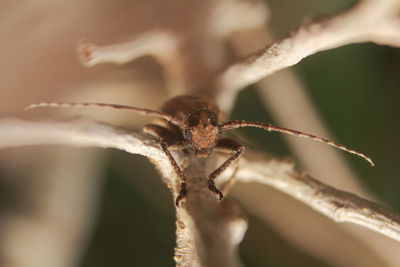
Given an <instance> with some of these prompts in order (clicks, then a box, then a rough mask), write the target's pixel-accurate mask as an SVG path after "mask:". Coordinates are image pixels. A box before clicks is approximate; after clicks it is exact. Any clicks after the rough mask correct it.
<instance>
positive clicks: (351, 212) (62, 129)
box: [0, 120, 400, 263]
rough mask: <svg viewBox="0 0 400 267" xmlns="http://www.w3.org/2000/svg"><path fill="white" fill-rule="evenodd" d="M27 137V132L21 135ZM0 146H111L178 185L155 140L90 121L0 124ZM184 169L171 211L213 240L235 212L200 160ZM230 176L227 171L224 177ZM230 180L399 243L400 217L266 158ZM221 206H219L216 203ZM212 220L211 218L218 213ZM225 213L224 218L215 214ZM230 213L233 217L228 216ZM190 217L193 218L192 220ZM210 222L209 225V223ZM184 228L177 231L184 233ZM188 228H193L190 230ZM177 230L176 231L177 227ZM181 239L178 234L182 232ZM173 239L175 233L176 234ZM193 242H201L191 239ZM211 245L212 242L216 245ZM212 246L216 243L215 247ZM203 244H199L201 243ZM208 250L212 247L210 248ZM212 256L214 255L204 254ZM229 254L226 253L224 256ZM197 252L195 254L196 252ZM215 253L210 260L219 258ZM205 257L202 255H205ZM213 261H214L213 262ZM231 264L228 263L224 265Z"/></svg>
mask: <svg viewBox="0 0 400 267" xmlns="http://www.w3.org/2000/svg"><path fill="white" fill-rule="evenodd" d="M27 133H29V134H27ZM0 140H2V142H0V147H2V148H4V147H19V146H27V145H69V146H79V147H101V148H116V149H119V150H123V151H126V152H128V153H131V154H140V155H143V156H146V157H147V158H149V159H150V160H151V161H152V162H153V163H154V164H155V165H156V166H157V168H158V169H159V170H160V171H161V173H162V175H163V177H164V182H165V183H166V184H167V185H168V186H169V187H170V188H171V189H172V190H173V193H174V196H176V195H177V192H178V190H177V189H178V186H177V183H176V175H175V173H174V171H173V169H172V167H171V166H170V164H169V161H168V160H167V158H166V157H165V155H164V153H163V151H162V149H161V147H160V145H159V144H158V142H157V141H156V140H154V139H152V138H149V137H146V136H144V135H142V134H138V133H128V132H126V131H123V130H121V129H116V128H113V127H110V126H106V125H104V124H99V123H95V122H90V121H78V122H25V121H20V120H3V121H0ZM178 158H179V157H178ZM190 162H191V164H190V165H189V167H188V169H187V174H188V177H189V179H188V180H190V181H188V191H189V192H190V193H189V194H188V197H187V200H186V203H185V205H184V209H177V210H178V213H180V215H179V216H186V215H184V214H183V213H181V210H185V212H187V214H189V215H190V217H191V218H192V219H193V220H194V221H193V222H192V223H189V224H188V225H189V228H190V229H191V230H193V229H196V230H195V231H196V233H202V234H204V235H201V236H202V237H201V238H200V237H199V239H203V238H204V237H205V236H208V238H204V242H209V241H210V240H207V239H209V238H210V237H213V238H216V239H218V238H217V237H216V236H215V234H216V233H218V232H220V231H221V229H222V228H220V227H221V221H219V220H220V219H221V218H224V217H225V218H227V217H228V218H235V219H234V220H229V223H232V222H235V223H237V222H238V221H240V220H239V219H238V218H240V217H241V216H239V215H238V214H239V212H238V211H235V209H236V208H233V207H232V206H231V205H230V208H229V209H230V211H224V212H222V211H221V210H219V209H223V207H221V208H218V207H217V201H216V199H215V198H214V196H213V195H212V194H211V192H210V191H209V190H208V188H207V185H206V181H207V179H204V177H202V175H204V173H203V170H204V166H203V164H204V162H202V161H201V160H200V159H198V158H191V159H190ZM229 175H231V173H230V172H229V171H228V172H227V173H226V174H225V176H229ZM236 177H237V178H236V179H237V180H239V181H242V182H259V183H262V184H266V185H270V186H272V187H274V188H276V189H278V190H280V191H282V192H284V193H286V194H289V195H291V196H292V197H294V198H296V199H298V200H300V201H302V202H304V203H305V204H307V205H309V206H311V207H312V208H314V209H315V210H316V211H318V212H320V213H322V214H324V215H326V216H328V217H330V218H332V219H333V220H335V221H337V222H352V223H355V224H358V225H362V226H364V227H367V228H369V229H371V230H373V231H376V232H379V233H381V234H383V235H386V236H388V237H390V238H392V239H395V240H397V241H400V216H399V215H396V214H394V213H392V212H390V211H388V210H387V209H385V208H383V207H381V206H379V205H378V204H375V203H373V202H370V201H367V200H364V199H362V198H359V197H357V196H356V195H354V194H351V193H347V192H344V191H340V190H337V189H335V188H333V187H330V186H328V185H325V184H323V183H321V182H318V181H317V180H315V179H313V178H311V177H310V176H308V175H305V174H301V173H300V172H298V171H297V170H296V169H295V168H294V166H293V164H291V163H288V162H285V161H280V160H277V159H273V158H268V157H266V156H264V155H261V154H255V153H247V155H246V156H245V157H243V158H241V159H240V166H239V170H238V172H237V174H236ZM222 206H223V205H222ZM218 213H219V215H218V216H215V214H218ZM223 214H230V215H229V216H221V215H223ZM232 214H234V215H232ZM195 219H196V220H195ZM213 221H214V222H215V223H213ZM188 225H185V226H184V227H183V229H181V230H184V229H185V228H186V227H188ZM237 225H242V226H241V227H234V228H233V229H236V231H238V232H235V231H227V232H226V235H225V234H224V235H222V236H221V237H220V238H221V239H224V238H228V239H229V240H232V242H231V243H232V244H231V245H236V244H238V240H239V241H240V239H241V238H238V237H240V236H242V234H243V230H244V229H245V227H243V224H242V223H239V224H237ZM191 227H194V228H191ZM178 231H179V229H178ZM183 235H184V234H183ZM178 236H179V233H178ZM197 242H201V241H199V240H196V243H197ZM216 242H217V241H216ZM215 244H217V243H215ZM203 245H204V244H203ZM201 247H202V249H204V250H212V249H211V247H209V246H205V247H204V246H201ZM212 247H214V246H212ZM229 251H234V250H233V249H232V247H231V248H226V251H225V252H226V253H223V251H221V248H219V252H218V254H222V255H225V256H226V255H230V254H231V252H229ZM208 252H209V253H210V254H208V255H213V254H215V251H214V252H213V251H208ZM228 252H229V253H228ZM200 254H201V253H200ZM219 256H220V255H216V256H215V257H219ZM207 257H208V256H207ZM215 262H219V260H217V261H215ZM229 262H230V263H232V261H229Z"/></svg>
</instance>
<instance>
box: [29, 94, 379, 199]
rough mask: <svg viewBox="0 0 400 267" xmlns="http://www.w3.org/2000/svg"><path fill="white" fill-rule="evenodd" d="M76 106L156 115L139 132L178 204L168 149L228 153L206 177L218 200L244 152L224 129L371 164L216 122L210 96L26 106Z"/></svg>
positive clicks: (233, 122) (267, 127) (200, 153)
mask: <svg viewBox="0 0 400 267" xmlns="http://www.w3.org/2000/svg"><path fill="white" fill-rule="evenodd" d="M76 106H83V107H86V106H92V107H93V106H94V107H109V108H114V109H125V110H131V111H134V112H136V113H139V114H143V115H149V116H154V117H158V118H160V119H161V120H162V121H163V123H162V124H155V123H152V124H146V125H145V126H144V128H143V131H144V132H145V133H147V134H150V135H152V136H154V137H156V138H158V139H159V140H160V145H161V148H162V150H163V151H164V153H165V155H166V156H167V158H168V160H169V162H170V163H171V165H172V167H173V168H174V171H175V172H176V174H177V175H178V177H179V178H180V180H181V185H180V192H179V195H178V196H177V198H176V200H175V205H176V206H179V203H180V201H181V200H182V199H183V198H184V197H185V195H186V193H187V189H186V184H185V182H186V177H185V175H184V174H183V172H182V170H181V168H180V167H179V165H178V163H177V162H176V160H175V159H174V157H173V156H172V154H171V152H170V151H171V150H178V149H191V150H192V151H193V152H194V154H195V155H196V157H199V158H207V157H208V156H209V155H210V154H211V153H212V152H213V151H220V152H224V153H228V154H231V156H230V157H229V158H228V159H227V160H226V161H225V162H224V163H223V164H222V165H221V166H219V167H218V168H217V169H216V170H215V171H213V172H212V173H211V174H209V176H208V188H209V189H210V190H211V191H212V192H214V193H215V194H217V195H218V198H219V199H220V200H222V199H223V193H222V192H221V191H220V190H219V189H218V188H217V187H216V186H215V183H214V180H215V179H216V178H217V177H218V176H219V175H220V174H221V173H222V172H223V171H225V170H226V169H227V168H228V167H229V166H230V165H231V164H232V163H233V162H235V161H236V160H237V159H238V158H239V157H240V156H241V155H242V154H243V152H244V146H242V145H241V144H239V143H238V142H236V141H235V140H233V139H231V138H223V137H221V135H222V132H223V131H226V130H232V129H237V128H241V127H256V128H261V129H264V130H266V131H270V132H271V131H275V132H281V133H285V134H289V135H294V136H298V137H304V138H310V139H313V140H315V141H319V142H322V143H325V144H327V145H330V146H333V147H336V148H338V149H341V150H344V151H347V152H349V153H352V154H355V155H357V156H359V157H362V158H364V159H365V160H366V161H368V162H369V163H370V164H371V166H374V163H373V162H372V160H371V159H370V158H369V157H367V156H366V155H364V154H363V153H360V152H358V151H356V150H353V149H350V148H347V147H345V146H343V145H341V144H338V143H336V142H333V141H331V140H329V139H325V138H322V137H318V136H315V135H312V134H308V133H304V132H301V131H296V130H292V129H287V128H281V127H277V126H273V125H271V124H267V123H261V122H251V121H240V120H230V121H227V122H224V123H220V122H219V121H220V120H222V115H221V112H220V110H219V108H218V106H217V105H216V104H215V103H214V102H213V101H212V100H211V99H209V98H207V97H205V96H201V95H180V96H176V97H173V98H171V99H170V100H168V101H167V102H166V103H165V104H164V105H163V106H162V108H161V111H156V110H151V109H146V108H138V107H131V106H124V105H117V104H106V103H68V102H64V103H63V102H43V103H39V104H32V105H30V106H28V107H27V108H26V109H32V108H39V107H76Z"/></svg>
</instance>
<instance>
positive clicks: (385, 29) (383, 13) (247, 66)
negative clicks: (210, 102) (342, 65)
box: [216, 0, 400, 110]
mask: <svg viewBox="0 0 400 267" xmlns="http://www.w3.org/2000/svg"><path fill="white" fill-rule="evenodd" d="M399 12H400V1H398V0H364V1H360V2H359V3H358V4H357V5H355V6H354V7H352V8H351V9H349V10H347V11H345V12H342V13H339V14H337V15H336V16H332V17H328V18H325V19H321V20H314V21H310V22H307V23H304V24H303V25H302V26H300V27H299V28H298V29H297V30H295V31H293V32H291V33H290V34H289V35H288V36H286V37H284V38H282V39H281V40H278V41H276V42H275V43H273V44H271V45H270V46H268V47H266V48H265V49H263V50H261V51H259V52H257V53H255V54H252V55H250V56H248V57H247V58H244V59H242V60H240V61H238V62H236V63H234V64H232V65H230V66H228V67H227V68H226V69H225V70H224V71H223V72H222V73H221V74H220V75H219V76H218V77H217V80H216V82H217V88H218V90H219V92H218V93H219V96H218V103H219V104H220V105H222V108H223V109H224V110H225V109H226V107H225V106H224V105H223V104H224V103H225V104H226V103H227V101H226V98H228V99H229V98H231V97H229V95H234V94H233V93H234V92H237V91H238V90H240V89H241V88H243V87H245V86H247V85H250V84H253V83H256V82H258V81H259V80H261V79H263V78H265V77H266V76H268V75H270V74H272V73H274V72H276V71H278V70H281V69H283V68H286V67H289V66H292V65H295V64H297V63H298V62H299V61H301V60H302V59H303V58H305V57H307V56H310V55H312V54H314V53H317V52H319V51H323V50H328V49H332V48H336V47H340V46H343V45H347V44H352V43H361V42H369V41H371V42H375V43H377V44H382V45H390V46H396V47H399V46H400V16H399V15H398V14H399ZM228 102H229V101H228ZM228 104H229V103H228Z"/></svg>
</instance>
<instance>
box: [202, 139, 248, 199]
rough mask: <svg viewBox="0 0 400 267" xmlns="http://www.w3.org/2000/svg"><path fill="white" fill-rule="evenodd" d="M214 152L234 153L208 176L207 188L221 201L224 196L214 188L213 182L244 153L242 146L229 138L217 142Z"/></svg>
mask: <svg viewBox="0 0 400 267" xmlns="http://www.w3.org/2000/svg"><path fill="white" fill-rule="evenodd" d="M214 151H216V152H223V153H229V154H232V153H234V154H233V155H232V156H231V157H229V158H228V159H227V160H226V161H225V162H224V163H223V164H222V165H221V166H219V167H218V168H217V169H216V170H215V171H213V172H212V173H211V174H210V175H209V176H208V188H209V189H210V190H211V191H212V192H214V193H216V194H218V197H219V199H220V200H221V199H222V198H223V197H224V195H223V194H222V192H221V191H220V190H219V189H218V188H217V187H216V186H215V184H214V180H215V178H217V177H218V176H219V175H220V174H221V173H222V172H223V171H225V170H226V169H227V168H228V167H229V166H230V165H231V164H232V163H233V162H234V161H235V160H237V159H238V158H239V157H240V156H241V155H242V153H243V152H244V146H242V145H241V144H239V143H238V142H236V141H235V140H232V139H229V138H222V139H220V140H219V141H218V143H217V145H216V146H215V148H214Z"/></svg>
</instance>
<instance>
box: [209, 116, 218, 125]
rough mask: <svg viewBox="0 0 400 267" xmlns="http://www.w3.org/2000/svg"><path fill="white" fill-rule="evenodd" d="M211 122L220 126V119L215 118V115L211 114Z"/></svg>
mask: <svg viewBox="0 0 400 267" xmlns="http://www.w3.org/2000/svg"><path fill="white" fill-rule="evenodd" d="M210 122H211V124H212V125H213V126H218V121H217V119H216V118H215V116H211V118H210Z"/></svg>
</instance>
